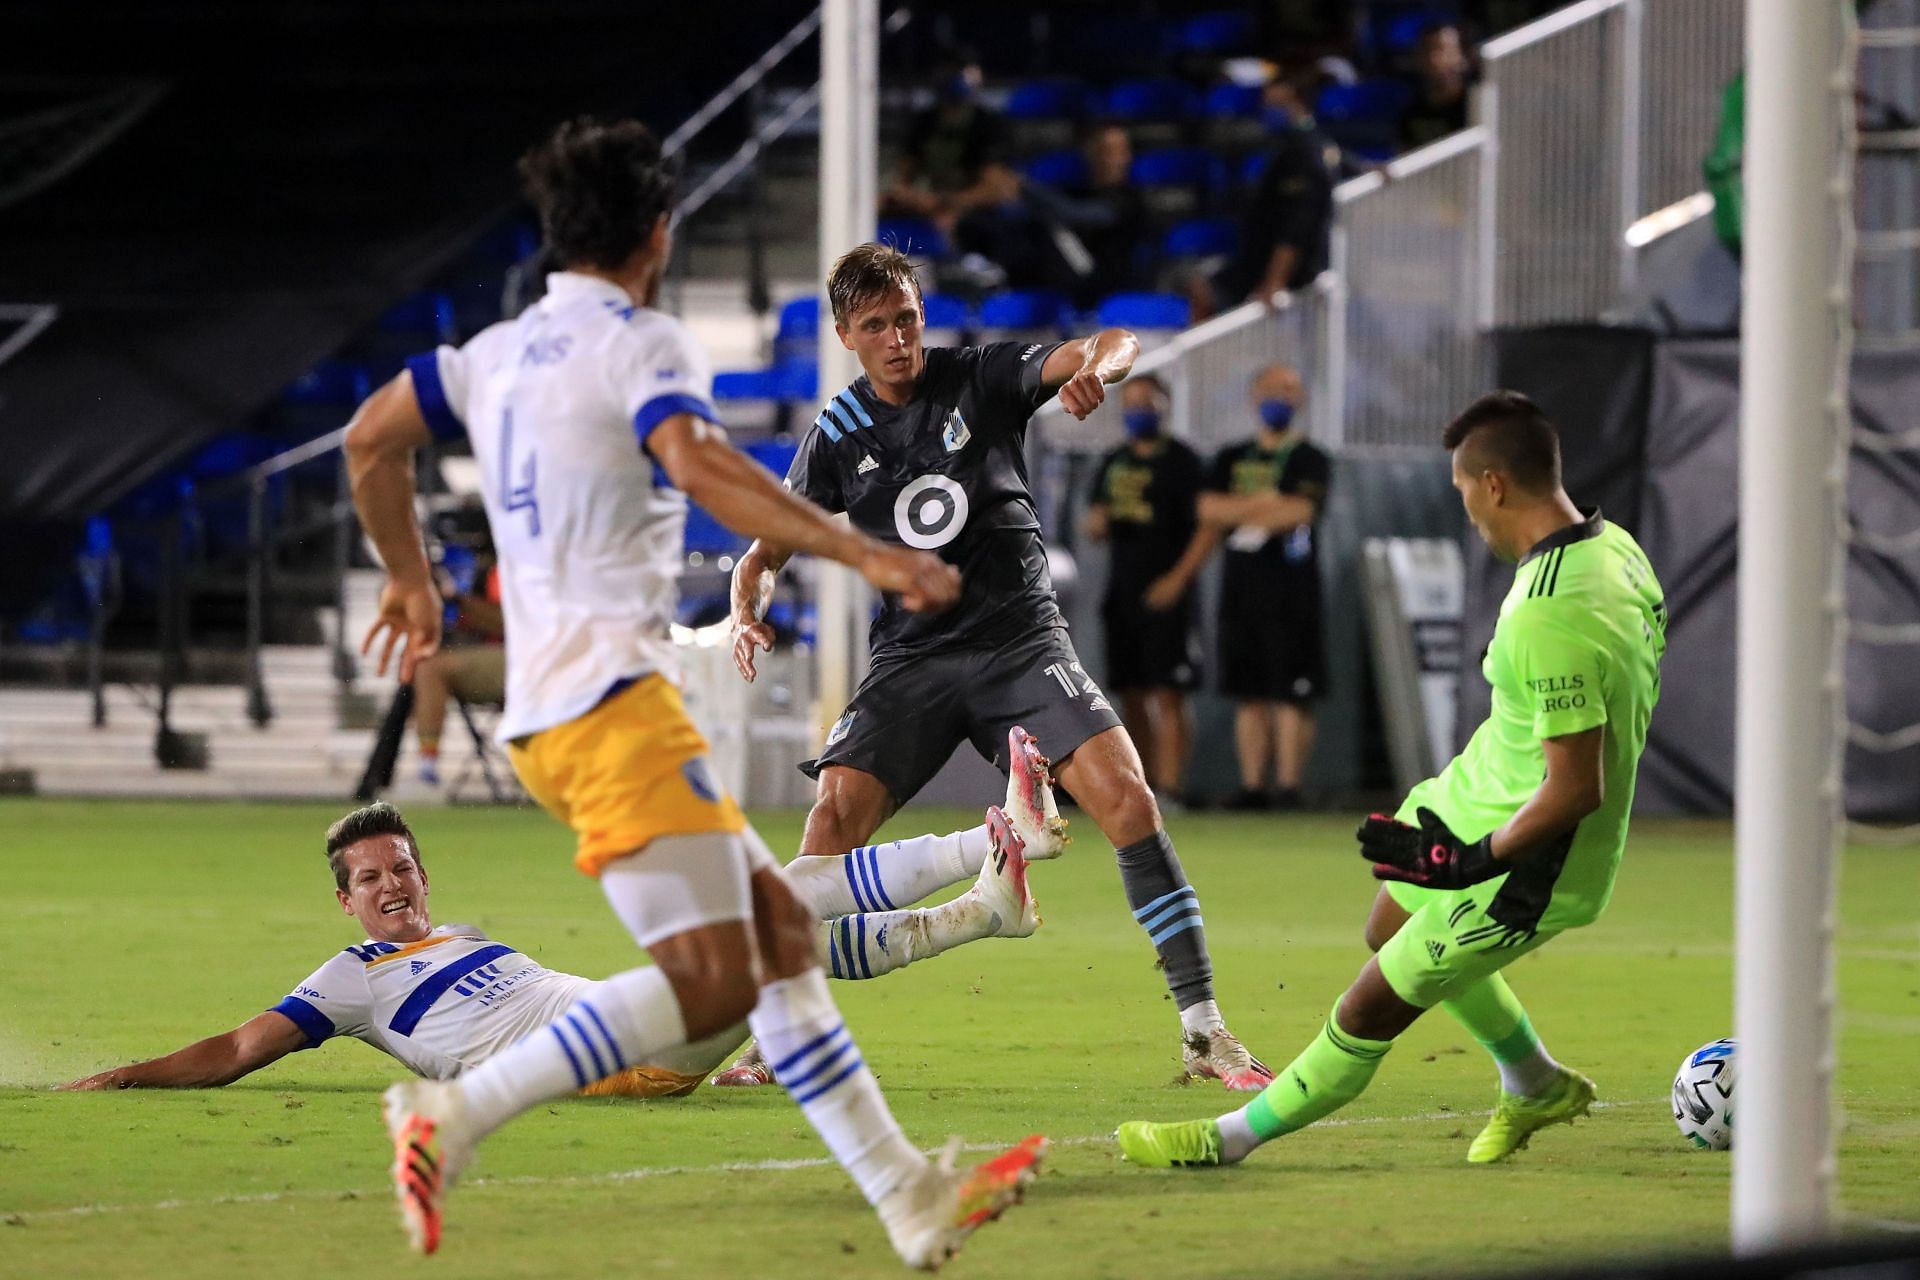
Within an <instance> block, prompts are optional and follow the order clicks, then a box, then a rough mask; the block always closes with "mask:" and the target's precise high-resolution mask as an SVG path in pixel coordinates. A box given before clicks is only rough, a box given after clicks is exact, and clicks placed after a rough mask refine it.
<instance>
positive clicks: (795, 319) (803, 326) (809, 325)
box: [780, 296, 820, 338]
mask: <svg viewBox="0 0 1920 1280" xmlns="http://www.w3.org/2000/svg"><path fill="white" fill-rule="evenodd" d="M780 336H781V337H783V338H817V337H819V336H820V299H819V298H817V297H812V296H808V297H805V298H795V299H794V300H793V301H792V302H789V303H787V304H786V305H785V306H783V307H781V308H780Z"/></svg>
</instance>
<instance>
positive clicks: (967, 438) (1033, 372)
mask: <svg viewBox="0 0 1920 1280" xmlns="http://www.w3.org/2000/svg"><path fill="white" fill-rule="evenodd" d="M1058 345H1060V344H1058V343H1055V342H1038V343H1019V342H996V343H992V344H990V345H988V346H984V347H931V348H928V350H927V353H926V356H927V366H926V371H925V373H924V374H923V375H922V376H921V379H920V385H919V387H918V388H917V389H916V390H915V392H914V397H913V399H912V400H910V401H908V402H907V403H906V404H905V405H902V406H900V407H899V408H895V407H894V406H893V405H890V404H887V403H886V402H885V401H883V400H881V399H880V398H879V397H877V396H876V395H874V394H873V386H872V384H871V383H870V382H869V381H868V380H867V378H866V377H865V375H862V376H861V377H860V378H859V379H858V380H857V381H855V382H854V383H853V385H852V386H850V387H848V388H847V389H846V390H844V391H842V392H841V393H840V394H839V395H837V396H835V397H834V398H833V399H832V400H831V401H830V402H829V403H828V405H827V408H826V410H825V412H823V413H822V414H821V415H820V416H819V417H818V418H816V419H815V420H814V423H813V426H812V427H810V428H808V430H807V434H806V436H805V438H804V439H802V440H801V442H800V449H799V452H798V453H796V454H795V455H794V459H793V465H792V467H791V468H789V469H788V471H787V487H788V488H790V489H792V490H793V491H794V492H795V493H797V494H800V495H801V496H802V497H804V498H807V499H809V500H811V501H812V502H814V503H816V504H817V505H819V506H821V507H824V508H825V509H826V510H828V511H845V512H846V513H847V514H848V516H849V517H850V518H851V519H852V521H853V525H854V527H855V528H856V529H859V530H860V531H861V532H862V533H865V534H867V535H869V536H871V537H874V538H878V539H880V540H881V541H883V542H891V543H895V544H898V545H905V546H909V547H917V548H919V549H921V550H923V551H934V552H937V553H938V554H939V556H940V558H941V559H943V560H945V561H947V563H949V564H952V565H956V566H958V568H959V570H960V574H961V579H962V587H961V593H960V601H959V603H958V604H956V605H954V607H953V608H951V609H949V610H947V611H946V612H945V613H940V614H931V615H929V614H919V613H910V612H908V611H907V610H906V609H903V608H902V607H901V606H900V601H899V598H898V597H896V596H892V595H885V594H883V595H882V597H881V609H880V616H879V617H877V618H875V619H874V622H873V628H872V630H871V632H870V633H869V635H870V639H871V642H872V647H873V654H874V656H875V657H876V658H879V657H882V656H892V655H899V654H911V653H931V652H934V651H936V650H940V649H952V648H962V647H969V646H978V645H996V644H1000V643H1003V642H1004V641H1006V640H1008V639H1011V638H1013V637H1015V636H1020V635H1025V634H1028V633H1031V632H1032V631H1033V630H1034V629H1035V628H1038V627H1047V626H1052V625H1054V624H1056V623H1057V622H1059V620H1060V608H1059V605H1058V604H1057V603H1056V602H1055V600H1054V595H1053V579H1052V577H1051V576H1050V575H1049V574H1048V573H1047V553H1046V548H1045V547H1044V546H1043V545H1042V544H1041V541H1040V518H1039V515H1038V513H1037V512H1035V510H1034V506H1033V495H1032V493H1031V492H1030V491H1029V490H1028V488H1027V460H1026V453H1025V448H1024V446H1025V443H1026V436H1027V419H1028V418H1030V417H1031V416H1032V415H1033V411H1034V410H1035V409H1038V408H1039V407H1040V406H1041V405H1043V404H1045V403H1046V402H1047V400H1048V399H1050V398H1051V397H1052V395H1053V392H1052V391H1051V390H1049V389H1047V388H1046V387H1045V386H1044V385H1043V384H1042V382H1041V381H1040V370H1041V367H1042V366H1043V365H1044V364H1045V363H1046V360H1047V356H1048V355H1049V354H1051V353H1052V351H1053V349H1054V348H1055V347H1057V346H1058Z"/></svg>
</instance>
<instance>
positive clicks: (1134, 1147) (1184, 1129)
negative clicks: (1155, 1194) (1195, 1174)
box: [1113, 1120, 1220, 1169]
mask: <svg viewBox="0 0 1920 1280" xmlns="http://www.w3.org/2000/svg"><path fill="white" fill-rule="evenodd" d="M1113 1140H1114V1141H1115V1142H1117V1143H1119V1144H1120V1154H1121V1155H1122V1156H1123V1157H1125V1158H1126V1159H1127V1160H1128V1161H1130V1162H1131V1163H1133V1164H1143V1165H1146V1166H1147V1167H1148V1168H1150V1169H1189V1168H1193V1167H1195V1166H1198V1165H1217V1164H1219V1163H1220V1126H1219V1125H1217V1124H1215V1123H1214V1122H1213V1121H1211V1120H1180V1121H1176V1122H1175V1123H1173V1124H1154V1123H1152V1122H1151V1121H1147V1120H1129V1121H1127V1122H1126V1123H1125V1124H1123V1125H1121V1126H1120V1127H1119V1128H1118V1129H1115V1130H1114V1131H1113Z"/></svg>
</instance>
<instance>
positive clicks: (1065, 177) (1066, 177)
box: [1025, 147, 1087, 187]
mask: <svg viewBox="0 0 1920 1280" xmlns="http://www.w3.org/2000/svg"><path fill="white" fill-rule="evenodd" d="M1025 168H1026V171H1027V178H1028V180H1029V181H1032V182H1041V183H1045V184H1046V185H1047V186H1049V187H1077V186H1079V185H1080V184H1081V183H1083V182H1085V181H1086V180H1087V157H1086V156H1085V155H1084V154H1082V153H1081V152H1080V151H1078V150H1076V149H1075V148H1072V147H1064V148H1062V149H1061V150H1058V151H1044V152H1042V153H1041V154H1039V155H1037V156H1035V157H1034V158H1033V159H1031V160H1029V161H1027V163H1026V165H1025Z"/></svg>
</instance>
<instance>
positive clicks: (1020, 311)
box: [980, 289, 1073, 338]
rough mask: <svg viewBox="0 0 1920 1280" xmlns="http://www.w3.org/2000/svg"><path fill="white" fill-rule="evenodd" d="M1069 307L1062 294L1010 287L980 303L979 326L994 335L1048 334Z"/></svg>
mask: <svg viewBox="0 0 1920 1280" xmlns="http://www.w3.org/2000/svg"><path fill="white" fill-rule="evenodd" d="M1072 310H1073V309H1072V307H1071V305H1070V304H1069V303H1068V301H1067V298H1066V296H1065V295H1064V294H1060V293H1055V292H1054V291H1053V290H1051V289H1010V290H1008V291H1007V292H1005V293H997V294H994V295H993V296H992V297H990V298H988V299H986V300H985V301H984V302H982V303H981V304H980V326H981V328H982V329H984V330H986V331H987V333H988V334H990V335H991V336H993V337H996V338H1013V337H1028V336H1032V337H1050V336H1055V335H1057V334H1059V333H1060V331H1061V330H1062V329H1063V328H1064V327H1065V326H1066V324H1067V320H1068V317H1069V316H1070V315H1071V314H1072Z"/></svg>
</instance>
